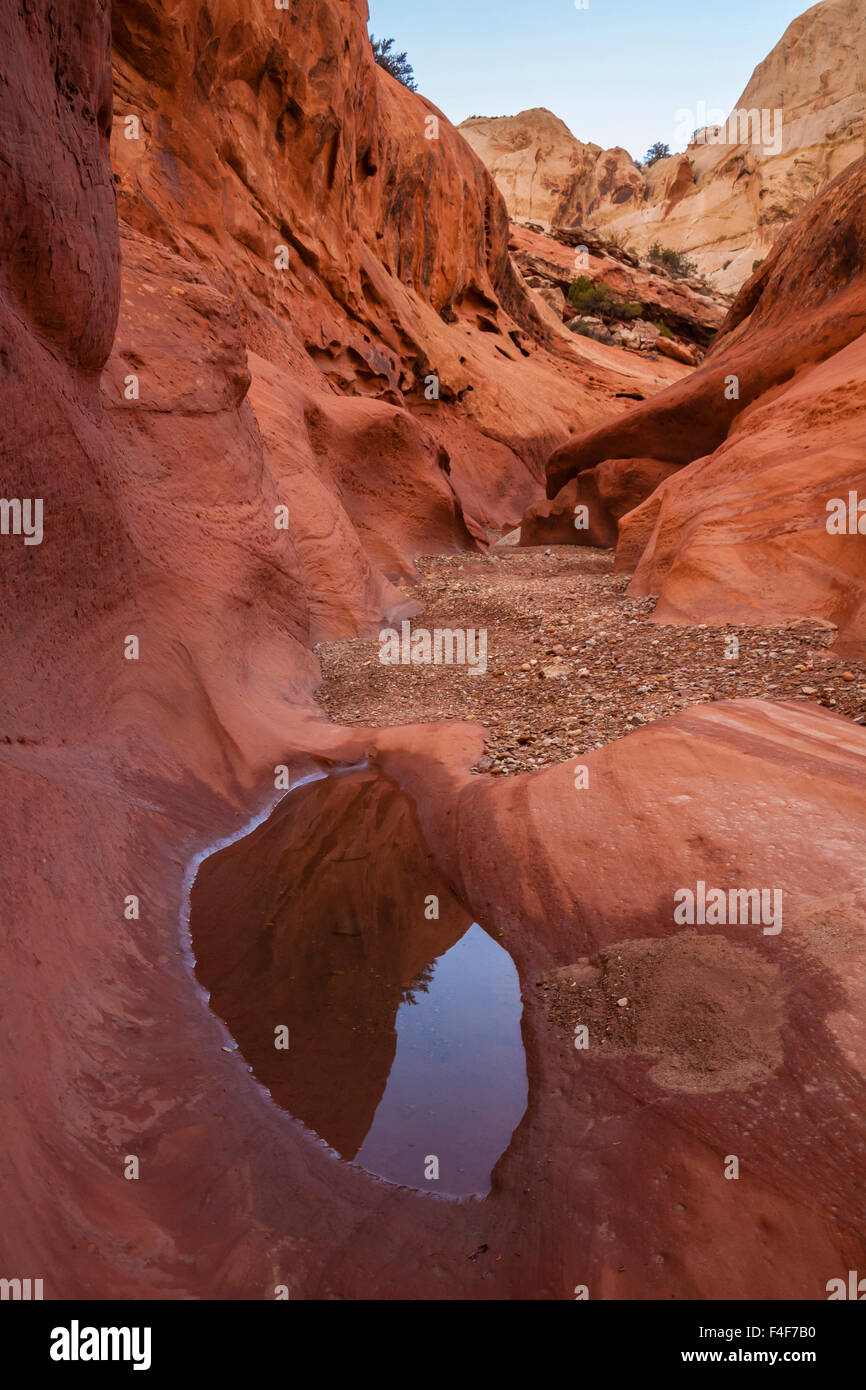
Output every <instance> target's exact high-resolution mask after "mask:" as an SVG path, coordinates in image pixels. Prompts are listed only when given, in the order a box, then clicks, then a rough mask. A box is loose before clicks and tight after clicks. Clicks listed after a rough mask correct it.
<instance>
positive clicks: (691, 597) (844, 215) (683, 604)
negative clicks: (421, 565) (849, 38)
mask: <svg viewBox="0 0 866 1390" xmlns="http://www.w3.org/2000/svg"><path fill="white" fill-rule="evenodd" d="M864 196H866V160H859V161H857V162H856V163H854V164H852V165H851V166H850V167H849V168H848V169H847V170H846V171H845V173H843V174H841V175H840V176H839V177H838V178H837V179H836V180H835V181H834V182H833V183H832V184H831V185H830V187H829V188H828V189H827V190H826V192H825V193H824V194H823V195H822V196H821V197H820V198H818V199H817V200H816V202H815V203H814V204H813V205H812V206H811V207H810V208H809V209H808V211H807V212H805V213H804V214H803V215H802V216H801V217H800V218H799V220H798V221H797V222H796V223H795V224H794V226H793V227H792V228H791V229H790V230H789V231H788V232H787V234H786V235H785V236H784V237H783V238H782V239H780V241H779V242H778V243H777V244H776V246H775V248H774V250H773V252H772V254H771V255H770V256H769V257H768V259H767V260H766V261H765V263H764V264H763V265H762V266H761V267H760V269H759V270H758V271H757V272H756V274H755V275H754V276H753V277H752V279H751V280H750V281H749V282H748V284H747V285H746V286H744V288H743V290H742V291H741V293H740V295H739V297H738V299H737V300H736V302H735V303H734V305H733V306H732V308H731V312H730V314H729V316H728V319H727V321H726V323H725V325H724V327H723V329H722V332H721V333H720V335H719V338H718V340H717V342H716V344H715V346H714V347H713V350H712V351H711V353H710V354H709V355H708V357H707V359H706V360H705V362H704V363H703V365H702V366H701V367H700V368H699V369H698V370H697V371H696V372H694V373H693V374H692V375H690V376H689V377H687V378H686V379H685V380H684V381H682V382H678V383H676V384H675V385H674V386H672V387H670V388H669V389H668V390H667V391H665V392H663V393H662V394H661V395H660V396H656V397H655V398H654V399H653V400H651V401H647V402H643V403H639V404H638V405H636V406H635V407H633V408H632V409H631V410H630V411H629V412H628V414H627V415H625V416H624V417H622V418H621V419H618V420H615V421H612V422H610V423H609V424H607V425H604V426H602V427H601V428H600V429H597V430H590V431H587V432H586V433H585V434H584V435H582V436H581V437H580V438H578V439H575V440H573V441H572V442H570V443H569V444H567V445H564V446H563V447H562V448H560V449H558V450H557V451H556V452H555V453H554V454H553V456H552V457H551V459H550V460H549V463H548V469H547V490H548V496H549V497H551V498H554V497H556V495H557V494H558V493H559V491H560V489H561V488H562V487H563V486H564V485H565V484H566V483H567V482H568V480H569V479H573V478H575V477H578V476H580V475H583V476H584V477H586V471H587V470H589V469H592V468H594V467H595V466H596V465H597V464H599V463H602V462H603V461H605V460H608V459H613V458H615V459H624V458H635V459H644V458H646V457H647V456H651V457H652V458H655V459H658V460H660V461H663V462H666V463H669V464H673V465H678V466H679V467H680V468H681V471H680V472H678V473H677V475H676V476H675V477H671V478H669V479H667V480H666V481H665V482H664V483H663V484H662V485H661V487H660V489H659V491H658V492H657V493H654V494H652V495H651V496H650V498H649V499H648V500H646V501H645V502H644V503H643V506H642V507H641V508H639V509H638V510H636V511H634V512H632V513H629V514H627V515H626V516H625V517H624V518H622V519H621V521H620V525H619V538H620V540H619V545H620V547H621V559H622V566H621V567H626V566H628V567H632V566H636V572H635V580H634V584H633V586H632V592H634V593H638V594H650V593H651V594H658V595H659V604H658V608H657V615H658V617H659V619H660V620H661V621H666V622H669V621H674V622H677V621H693V620H697V621H701V620H708V621H713V622H735V621H744V622H752V621H754V622H776V621H778V620H780V619H785V618H790V617H797V616H803V615H805V616H815V617H820V618H824V619H826V620H827V621H830V622H833V623H835V624H836V625H837V626H838V627H839V629H840V645H841V647H843V648H847V649H850V650H852V651H862V649H863V644H864V642H866V626H864V623H866V618H864V612H866V608H864V603H866V594H864V583H866V568H864V566H866V548H864V546H863V542H862V538H861V537H860V536H858V535H841V536H839V535H834V534H830V533H829V532H828V530H827V519H828V511H827V504H828V503H829V502H830V501H831V500H832V499H833V498H840V497H841V498H845V499H847V497H848V494H849V492H850V491H854V492H856V493H857V494H858V496H860V497H864V496H866V474H864V468H863V457H864V453H863V446H864V440H866V434H864V429H866V427H864V425H863V407H864V404H866V337H864V334H866V230H864V222H863V216H862V210H863V200H864ZM587 485H588V480H587V482H586V483H585V484H584V486H587ZM603 520H604V519H603V518H602V521H601V522H600V523H599V524H602V523H603ZM530 522H531V525H532V526H533V527H534V531H533V534H535V535H536V537H537V539H538V540H540V539H543V534H542V533H541V530H540V528H539V527H538V525H537V522H536V521H535V514H534V513H533V514H531V517H530ZM552 528H553V529H555V522H554V523H552ZM635 532H638V533H639V540H637V539H636V534H635ZM574 539H575V540H576V541H578V542H579V541H580V539H581V537H580V534H579V533H575V536H574ZM638 556H640V558H638Z"/></svg>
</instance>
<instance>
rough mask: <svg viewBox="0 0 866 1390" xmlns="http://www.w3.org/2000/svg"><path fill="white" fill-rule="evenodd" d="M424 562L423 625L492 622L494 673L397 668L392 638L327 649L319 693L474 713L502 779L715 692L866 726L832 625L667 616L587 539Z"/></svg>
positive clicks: (333, 705)
mask: <svg viewBox="0 0 866 1390" xmlns="http://www.w3.org/2000/svg"><path fill="white" fill-rule="evenodd" d="M419 571H420V582H419V583H418V584H417V586H414V585H413V586H410V585H404V586H403V587H404V589H405V592H406V595H407V597H408V598H411V599H413V600H414V601H415V602H416V603H417V604H418V606H419V611H417V612H416V613H415V614H414V616H413V617H412V619H411V626H412V630H413V631H415V630H417V629H419V628H425V629H427V630H430V631H432V630H434V629H436V628H445V629H447V628H451V629H457V628H463V629H467V628H470V629H472V628H474V629H475V630H476V631H478V630H480V629H484V630H486V632H487V670H486V673H484V674H481V673H480V672H479V673H478V674H473V673H472V671H471V669H470V668H469V667H468V666H466V665H463V666H456V665H452V666H448V665H440V666H435V665H430V666H426V665H422V666H392V665H384V664H383V663H382V662H381V661H380V660H379V650H380V647H379V642H378V640H376V639H373V640H363V639H352V640H349V641H344V642H324V643H321V644H320V645H319V646H318V647H317V648H316V649H315V650H316V654H317V655H318V657H319V659H320V661H321V666H322V673H323V677H324V679H323V682H322V684H321V685H320V686H319V688H318V690H317V692H316V697H317V699H318V701H319V703H320V704H321V705H322V707H323V708H324V709H325V710H326V711H327V713H328V715H329V716H330V717H331V719H333V720H334V721H335V722H337V723H339V724H347V725H352V724H363V725H364V726H365V727H368V726H370V725H374V726H377V727H384V726H388V725H399V724H425V723H430V722H434V721H436V720H440V719H468V720H474V721H476V722H478V723H481V724H483V725H484V726H485V728H486V729H487V731H488V739H487V754H486V756H485V758H484V759H482V762H481V763H480V764H479V768H478V770H479V771H490V772H492V773H494V774H500V775H507V774H509V773H516V772H525V771H528V770H531V769H533V768H537V767H544V766H546V765H548V764H552V763H559V762H563V761H564V760H566V759H568V758H571V757H575V756H578V755H580V754H582V753H586V752H589V751H590V750H591V749H596V748H601V747H603V746H604V744H606V743H609V742H610V741H611V740H613V739H618V738H621V737H622V736H623V735H624V734H627V733H629V732H631V731H632V730H633V729H634V728H635V727H637V726H638V725H641V724H650V723H652V722H653V721H655V720H657V719H662V718H664V717H665V716H667V715H670V714H674V713H675V712H676V711H678V710H683V709H687V708H689V706H691V705H694V704H696V703H700V702H706V701H713V700H733V699H745V698H749V697H761V698H763V699H767V700H800V701H803V702H804V703H815V704H818V705H822V706H823V707H824V708H826V709H830V710H833V711H834V712H835V713H837V714H844V715H847V716H848V717H849V718H852V719H854V720H855V721H856V722H857V723H860V724H866V662H856V661H851V660H848V659H846V660H841V659H839V658H838V657H837V656H836V655H835V654H834V653H833V652H832V651H831V650H829V648H830V646H831V645H832V642H833V639H834V635H835V630H834V629H833V628H832V627H831V626H830V625H828V624H826V623H821V622H814V621H811V620H809V619H802V620H797V621H795V622H792V623H788V624H786V625H784V626H780V627H739V626H734V625H731V626H728V627H725V628H719V627H715V626H708V625H707V624H700V625H697V626H676V627H674V626H669V625H662V624H658V623H654V622H653V621H652V615H653V609H654V608H655V601H654V600H653V599H651V598H630V597H629V595H628V592H627V590H628V586H629V578H628V576H624V575H617V574H615V573H614V566H613V552H612V551H606V550H596V549H591V548H586V547H580V548H578V547H575V546H550V547H529V548H526V549H516V548H499V549H497V548H494V549H492V550H491V551H490V552H489V553H488V554H487V555H479V556H465V555H462V556H461V555H447V556H445V555H438V556H427V557H426V558H424V559H422V560H421V561H419ZM732 638H736V639H737V640H736V643H733V642H731V640H730V639H732ZM734 651H736V653H737V655H736V656H734V655H728V654H727V653H728V652H731V653H733V652H734Z"/></svg>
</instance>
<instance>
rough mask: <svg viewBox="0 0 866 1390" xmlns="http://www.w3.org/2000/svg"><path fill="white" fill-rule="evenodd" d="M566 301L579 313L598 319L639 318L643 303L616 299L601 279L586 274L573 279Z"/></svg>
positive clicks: (608, 286)
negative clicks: (593, 278) (594, 279)
mask: <svg viewBox="0 0 866 1390" xmlns="http://www.w3.org/2000/svg"><path fill="white" fill-rule="evenodd" d="M568 302H569V304H570V305H571V306H572V308H574V309H576V310H577V312H578V313H579V314H584V315H592V316H594V317H596V318H600V319H639V318H640V317H641V315H642V314H643V305H642V304H636V303H634V302H633V301H631V300H628V299H617V297H616V295H615V293H614V291H613V290H612V289H611V287H610V285H606V284H605V283H604V281H603V280H596V281H592V280H590V279H589V277H588V276H587V275H580V276H579V277H578V278H577V279H576V280H573V281H572V283H571V285H570V286H569V289H568Z"/></svg>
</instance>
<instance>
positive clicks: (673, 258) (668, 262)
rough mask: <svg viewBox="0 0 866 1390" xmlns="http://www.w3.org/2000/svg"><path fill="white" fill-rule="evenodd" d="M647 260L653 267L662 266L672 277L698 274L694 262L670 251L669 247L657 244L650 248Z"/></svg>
mask: <svg viewBox="0 0 866 1390" xmlns="http://www.w3.org/2000/svg"><path fill="white" fill-rule="evenodd" d="M649 258H650V260H651V261H652V263H653V265H661V266H664V268H665V270H669V271H670V272H671V274H672V275H685V276H691V275H697V273H698V268H697V266H696V265H695V263H694V261H690V260H689V258H688V256H686V255H684V254H683V252H682V251H672V250H671V249H670V247H669V246H659V244H658V242H655V243H654V245H652V246H651V247H650V250H649Z"/></svg>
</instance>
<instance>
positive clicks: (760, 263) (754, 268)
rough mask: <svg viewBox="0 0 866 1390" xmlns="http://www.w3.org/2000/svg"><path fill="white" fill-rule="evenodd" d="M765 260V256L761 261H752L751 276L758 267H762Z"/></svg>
mask: <svg viewBox="0 0 866 1390" xmlns="http://www.w3.org/2000/svg"><path fill="white" fill-rule="evenodd" d="M765 260H766V257H765V256H762V257H761V259H760V260H759V261H752V274H753V275H754V273H755V271H756V270H757V269H758V266H760V265H763V264H764V261H765Z"/></svg>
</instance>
